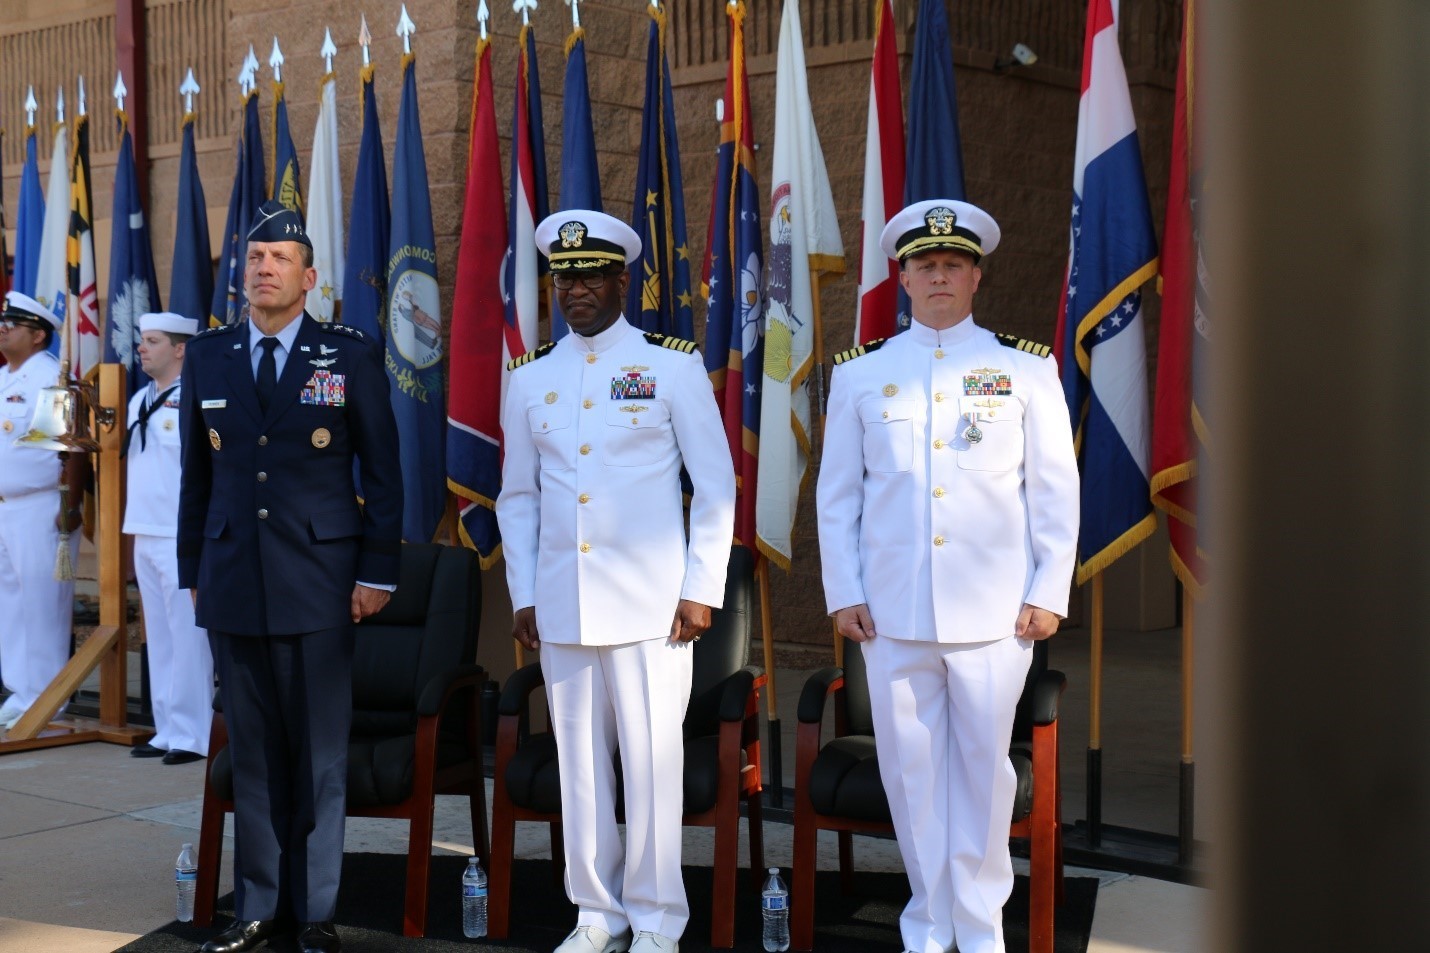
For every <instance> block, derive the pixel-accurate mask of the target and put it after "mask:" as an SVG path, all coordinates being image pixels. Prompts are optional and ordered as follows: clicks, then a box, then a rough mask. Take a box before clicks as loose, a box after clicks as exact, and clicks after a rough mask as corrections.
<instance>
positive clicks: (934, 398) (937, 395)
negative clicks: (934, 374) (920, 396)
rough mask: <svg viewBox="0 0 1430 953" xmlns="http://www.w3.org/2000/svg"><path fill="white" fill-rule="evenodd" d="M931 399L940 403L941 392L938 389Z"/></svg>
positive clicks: (941, 400)
mask: <svg viewBox="0 0 1430 953" xmlns="http://www.w3.org/2000/svg"><path fill="white" fill-rule="evenodd" d="M933 401H934V403H936V404H941V403H943V392H942V391H940V392H939V393H937V394H934V395H933Z"/></svg>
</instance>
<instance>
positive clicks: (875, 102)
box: [854, 0, 904, 344]
mask: <svg viewBox="0 0 1430 953" xmlns="http://www.w3.org/2000/svg"><path fill="white" fill-rule="evenodd" d="M902 104H903V93H902V92H901V91H900V89H899V50H898V47H897V46H896V45H895V43H894V0H880V3H879V22H878V25H877V26H875V28H874V63H873V66H872V67H871V68H870V71H869V131H868V139H867V140H866V144H865V146H864V209H863V212H862V213H861V214H860V220H861V224H860V235H861V240H860V243H859V245H860V250H859V299H858V301H856V302H855V310H854V343H855V344H866V343H868V342H869V341H872V340H874V339H875V338H885V337H888V336H890V335H891V334H893V333H894V319H895V312H896V310H897V308H898V302H899V265H898V263H897V262H895V261H892V260H891V259H889V258H887V257H885V255H884V252H883V251H882V250H881V249H880V248H879V234H880V233H881V232H882V231H883V230H884V226H885V225H887V224H888V223H889V219H890V218H891V217H892V216H893V215H895V214H896V213H897V212H898V211H899V209H900V208H902V207H903V206H902V203H903V200H904V112H903V105H902Z"/></svg>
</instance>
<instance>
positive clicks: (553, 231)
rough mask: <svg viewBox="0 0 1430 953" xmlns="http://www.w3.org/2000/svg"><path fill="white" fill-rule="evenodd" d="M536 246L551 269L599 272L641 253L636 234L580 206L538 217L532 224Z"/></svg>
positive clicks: (608, 218) (631, 260)
mask: <svg viewBox="0 0 1430 953" xmlns="http://www.w3.org/2000/svg"><path fill="white" fill-rule="evenodd" d="M536 247H537V248H538V249H539V250H540V251H541V253H542V254H543V255H545V256H546V259H547V261H548V262H549V264H550V267H551V270H552V271H600V270H602V269H604V268H607V267H609V266H611V265H629V264H630V263H631V262H633V261H635V260H636V259H637V258H639V257H640V256H641V240H640V236H639V235H637V234H636V233H635V230H634V229H632V228H631V227H630V226H629V225H627V224H626V223H625V222H623V221H621V220H620V219H618V218H613V217H612V216H610V215H607V214H605V213H604V212H593V211H591V210H590V209H580V208H573V209H568V210H566V211H564V212H557V213H556V214H554V215H548V216H546V218H544V219H542V220H541V224H540V225H538V226H536Z"/></svg>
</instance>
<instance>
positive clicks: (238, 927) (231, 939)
mask: <svg viewBox="0 0 1430 953" xmlns="http://www.w3.org/2000/svg"><path fill="white" fill-rule="evenodd" d="M277 932H278V922H277V921H276V920H240V921H238V922H237V923H235V924H234V925H233V926H231V927H229V928H228V929H227V930H224V931H223V932H222V933H220V934H219V935H218V936H216V937H214V938H213V939H212V940H209V941H208V942H207V943H205V944H204V945H203V946H201V947H199V953H248V951H249V950H256V949H258V948H259V947H260V946H262V945H263V944H264V943H266V942H267V941H268V938H269V937H271V936H273V935H274V934H275V933H277Z"/></svg>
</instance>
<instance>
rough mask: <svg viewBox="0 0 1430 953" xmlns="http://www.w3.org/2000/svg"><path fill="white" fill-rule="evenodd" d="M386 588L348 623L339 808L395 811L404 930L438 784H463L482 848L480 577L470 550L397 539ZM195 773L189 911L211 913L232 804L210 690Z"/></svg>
mask: <svg viewBox="0 0 1430 953" xmlns="http://www.w3.org/2000/svg"><path fill="white" fill-rule="evenodd" d="M400 571H401V575H400V576H399V582H398V586H397V592H395V593H394V594H393V597H392V600H391V601H390V602H388V604H387V605H386V606H385V607H384V608H383V610H382V611H381V612H379V613H378V614H376V615H375V616H373V617H372V618H370V619H368V620H366V621H364V622H363V623H362V624H361V625H359V626H357V637H356V648H355V654H354V658H353V726H352V735H351V739H350V741H349V743H348V805H347V812H348V816H349V817H392V818H406V819H407V821H408V823H409V835H408V848H407V891H406V897H405V902H404V908H403V918H402V933H403V935H404V936H423V935H424V934H425V932H426V926H427V886H428V876H429V873H430V869H431V854H432V813H433V807H434V798H435V796H436V795H437V794H438V793H443V794H466V795H467V797H468V803H469V805H470V809H471V816H472V839H473V843H474V844H475V845H476V850H477V854H478V855H479V856H481V857H483V858H484V859H485V858H486V856H487V853H488V850H487V825H486V816H487V815H486V785H485V782H484V781H483V773H482V745H481V721H480V708H479V703H480V690H481V686H482V684H483V683H484V682H485V681H486V674H485V673H484V672H483V671H482V669H481V668H480V667H479V666H477V665H476V664H475V659H476V657H477V628H478V624H479V622H480V620H481V600H482V585H481V575H480V570H479V568H478V563H477V557H476V554H475V553H473V552H472V551H471V550H468V549H462V548H459V547H450V546H440V545H437V544H433V543H423V544H404V545H403V547H402V561H401V570H400ZM214 710H215V716H214V722H213V730H212V733H211V735H210V741H209V760H208V771H207V772H206V774H205V784H204V804H203V820H202V826H201V829H200V832H199V873H198V884H197V889H196V894H197V896H196V898H195V902H194V922H195V924H197V925H199V926H207V925H208V924H210V923H212V921H213V914H214V906H215V903H216V902H217V899H218V880H219V864H220V863H221V862H222V854H223V826H224V814H225V813H227V812H230V811H232V810H233V767H232V762H231V761H230V758H229V752H228V729H227V726H226V725H225V723H224V719H223V713H222V705H221V699H220V698H218V697H215V699H214Z"/></svg>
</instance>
